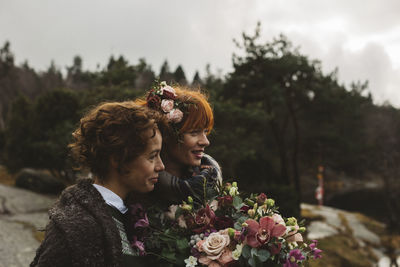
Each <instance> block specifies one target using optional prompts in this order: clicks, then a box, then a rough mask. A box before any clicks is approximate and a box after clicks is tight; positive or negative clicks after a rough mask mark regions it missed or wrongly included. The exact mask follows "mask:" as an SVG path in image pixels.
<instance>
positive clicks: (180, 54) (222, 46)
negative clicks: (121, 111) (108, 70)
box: [0, 0, 400, 107]
mask: <svg viewBox="0 0 400 267" xmlns="http://www.w3.org/2000/svg"><path fill="white" fill-rule="evenodd" d="M257 22H261V41H262V42H270V41H272V39H273V38H275V37H278V36H279V34H284V35H286V36H287V37H288V39H289V40H290V41H291V42H292V43H293V44H294V46H296V47H297V46H298V47H299V48H300V52H301V53H302V54H304V55H306V56H308V57H309V59H311V60H314V59H317V60H320V61H321V63H322V69H323V71H324V72H325V73H330V72H332V71H333V70H335V68H337V69H338V79H339V81H340V83H343V84H345V85H347V86H348V85H349V84H350V83H351V82H352V81H366V80H368V81H369V88H368V90H369V92H371V94H372V95H373V99H374V102H375V103H377V104H382V103H385V102H389V103H391V104H393V105H394V106H396V107H400V1H399V0H335V1H332V0H331V1H328V0H275V1H271V0H201V1H194V0H142V1H139V0H112V1H110V0H84V1H82V0H35V1H32V0H0V46H3V45H4V43H5V41H7V40H8V41H10V43H11V50H12V52H13V53H14V55H15V58H16V63H17V64H22V63H23V62H24V61H25V60H27V61H28V63H29V65H30V66H32V67H34V68H35V69H36V70H46V69H47V68H48V67H49V66H50V62H51V61H52V60H54V62H55V64H56V66H58V67H59V68H60V69H61V70H63V71H64V72H65V69H66V66H70V65H71V64H72V59H73V57H74V56H75V55H80V56H81V57H82V58H83V68H84V69H88V70H92V71H93V70H96V69H98V68H100V69H102V68H104V67H105V66H106V64H107V62H108V59H109V58H110V56H111V55H114V56H119V55H123V56H124V57H125V58H126V59H128V61H129V62H130V63H131V64H137V63H138V62H139V59H140V58H145V59H146V61H147V62H148V63H149V64H150V65H151V66H152V68H153V70H154V71H155V72H156V73H159V70H160V67H161V64H162V63H163V62H164V61H165V60H168V63H169V65H170V67H171V70H174V69H175V68H176V67H177V66H178V65H179V64H180V65H182V67H183V69H184V70H185V73H186V76H187V79H188V80H191V79H192V77H193V75H194V73H195V71H196V70H198V71H199V72H200V76H202V75H204V74H205V67H206V65H207V64H210V66H211V71H212V72H213V73H219V74H220V75H225V74H227V73H229V72H230V71H232V54H233V53H240V51H239V50H238V48H236V47H235V44H234V42H233V39H236V40H241V35H242V33H243V32H246V33H253V32H254V29H255V27H256V25H257Z"/></svg>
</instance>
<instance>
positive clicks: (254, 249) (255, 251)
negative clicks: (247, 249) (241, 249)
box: [251, 248, 258, 257]
mask: <svg viewBox="0 0 400 267" xmlns="http://www.w3.org/2000/svg"><path fill="white" fill-rule="evenodd" d="M251 256H252V257H254V256H258V249H257V248H252V249H251Z"/></svg>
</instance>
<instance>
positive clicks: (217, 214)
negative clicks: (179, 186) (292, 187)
mask: <svg viewBox="0 0 400 267" xmlns="http://www.w3.org/2000/svg"><path fill="white" fill-rule="evenodd" d="M150 221H151V224H152V223H154V222H155V224H154V225H157V223H158V227H156V230H153V232H152V236H151V238H147V239H146V250H147V253H148V254H153V255H157V256H158V257H159V258H160V259H162V260H164V261H165V262H169V263H171V264H173V265H181V266H228V265H229V266H265V265H267V266H284V267H295V266H301V265H303V263H304V262H305V261H307V260H309V259H317V258H321V252H322V251H321V250H320V249H318V248H317V241H316V240H313V241H312V242H311V243H310V244H306V243H305V242H303V237H302V233H304V232H305V227H302V226H301V223H298V222H297V219H296V218H294V217H291V218H286V219H285V218H283V217H282V216H281V215H280V214H279V211H278V208H277V207H276V206H275V201H274V200H273V199H271V198H268V197H267V196H266V195H265V194H264V193H261V194H251V195H250V196H248V197H247V198H242V197H241V195H240V193H239V190H238V187H237V184H236V183H235V182H233V183H232V184H231V183H226V184H225V185H223V186H220V188H219V189H218V194H217V195H216V196H214V197H213V198H212V199H210V200H207V201H205V203H202V204H201V205H198V204H196V203H194V202H193V199H192V198H191V197H188V199H187V201H184V202H183V203H182V204H181V205H174V206H171V207H170V208H169V211H167V212H164V213H159V214H158V216H156V217H154V218H152V219H151V220H150Z"/></svg>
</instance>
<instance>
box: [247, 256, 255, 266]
mask: <svg viewBox="0 0 400 267" xmlns="http://www.w3.org/2000/svg"><path fill="white" fill-rule="evenodd" d="M248 263H249V265H250V266H251V267H256V266H257V262H256V259H255V258H254V257H251V258H250V259H249V260H248Z"/></svg>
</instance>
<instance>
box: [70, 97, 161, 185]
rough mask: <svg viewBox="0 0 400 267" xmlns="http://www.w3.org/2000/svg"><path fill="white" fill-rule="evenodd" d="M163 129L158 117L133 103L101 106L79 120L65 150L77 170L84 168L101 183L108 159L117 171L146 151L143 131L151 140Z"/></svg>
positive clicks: (149, 110)
mask: <svg viewBox="0 0 400 267" xmlns="http://www.w3.org/2000/svg"><path fill="white" fill-rule="evenodd" d="M165 126H166V121H165V119H164V118H163V117H162V116H161V114H159V113H158V112H156V111H154V110H151V109H149V108H147V107H145V106H141V105H138V104H137V103H135V102H134V101H126V102H109V103H102V104H99V105H98V106H96V107H94V108H93V109H91V110H90V111H89V112H88V113H87V114H86V115H85V116H84V117H83V118H82V119H81V120H80V126H79V127H78V128H77V129H76V130H75V131H74V132H73V133H72V136H73V138H74V142H73V143H71V144H69V147H70V149H71V154H72V156H73V157H74V158H75V160H76V161H77V163H79V166H80V168H82V167H87V168H89V169H90V171H91V172H92V173H93V174H94V175H96V176H97V178H98V179H100V180H105V179H106V176H107V174H108V172H109V168H110V159H111V157H112V158H113V160H115V161H116V162H117V163H118V171H121V169H122V167H123V166H124V164H126V163H128V162H130V161H132V160H133V159H135V158H136V157H137V156H139V155H140V154H141V153H143V151H144V150H145V149H146V146H147V142H148V140H149V136H148V134H147V135H146V134H145V133H146V131H148V130H149V129H153V136H154V135H155V133H156V129H157V128H159V129H160V130H161V131H162V130H163V129H164V128H165ZM150 138H151V137H150Z"/></svg>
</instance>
